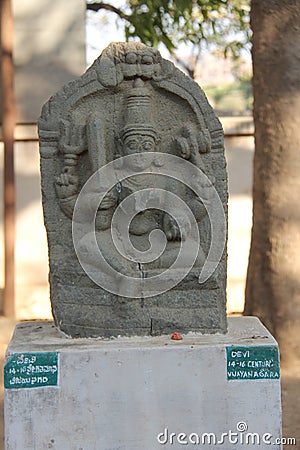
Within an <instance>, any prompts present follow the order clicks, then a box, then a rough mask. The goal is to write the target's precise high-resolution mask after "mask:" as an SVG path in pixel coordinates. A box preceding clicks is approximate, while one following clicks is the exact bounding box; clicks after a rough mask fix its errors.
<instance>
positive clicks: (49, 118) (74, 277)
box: [39, 43, 228, 337]
mask: <svg viewBox="0 0 300 450" xmlns="http://www.w3.org/2000/svg"><path fill="white" fill-rule="evenodd" d="M39 136H40V155H41V175H42V197H43V208H44V219H45V226H46V229H47V236H48V247H49V265H50V275H49V280H50V291H51V302H52V311H53V316H54V320H55V323H56V326H57V327H58V328H59V329H60V330H61V331H63V332H64V333H66V334H67V335H70V336H72V337H97V336H100V337H113V336H118V335H123V336H131V335H160V334H166V333H170V332H173V331H179V332H188V331H200V332H203V333H216V332H221V333H226V330H227V323H226V222H227V221H226V217H227V196H228V191H227V174H226V161H225V157H224V143H223V130H222V127H221V124H220V122H219V120H218V119H217V117H216V116H215V114H214V111H213V109H212V108H211V106H210V105H209V103H208V101H207V99H206V97H205V94H204V92H203V91H202V90H201V88H200V87H199V86H198V85H197V84H196V83H195V82H194V81H192V80H191V79H190V78H188V77H187V76H186V75H185V74H183V73H182V72H181V71H180V70H179V69H177V68H175V67H174V65H173V64H172V63H171V62H169V61H166V60H164V59H162V57H161V55H160V54H159V52H158V51H157V50H156V49H152V48H149V47H146V46H144V45H143V44H139V43H113V44H111V45H110V46H109V47H107V49H105V50H104V51H103V53H102V55H101V56H100V57H99V58H98V59H97V60H96V61H95V62H94V64H93V65H92V66H91V67H90V68H89V69H88V70H87V72H86V73H85V74H84V75H83V76H82V77H81V78H79V79H78V80H75V81H73V82H71V83H69V84H67V85H66V86H64V87H63V88H62V89H61V90H60V91H59V92H58V93H57V94H55V95H54V96H53V97H51V98H50V100H49V101H48V102H47V103H46V104H45V105H44V107H43V110H42V115H41V117H40V120H39ZM121 157H123V158H124V157H125V159H124V161H125V163H126V164H127V161H129V162H128V164H127V166H126V164H125V163H124V164H125V166H126V167H125V169H124V170H125V175H126V174H127V175H128V173H129V174H130V176H127V178H126V176H125V175H124V176H123V178H122V180H121V181H120V182H117V183H116V184H115V185H114V186H113V187H112V188H108V187H107V186H108V185H105V183H104V181H103V178H101V177H102V176H103V175H102V174H103V173H104V172H100V175H99V177H98V179H97V177H96V178H95V177H93V183H92V185H93V186H92V188H91V189H90V191H87V192H85V193H83V194H82V192H83V191H84V189H82V188H83V186H84V184H85V182H86V181H88V182H90V181H89V180H90V179H91V178H90V177H91V175H92V174H95V173H96V172H97V171H98V169H101V168H103V167H105V166H106V165H107V164H109V163H111V164H114V163H115V161H117V160H119V161H121V160H120V159H119V158H121ZM126 158H129V159H126ZM130 158H131V159H130ZM172 158H173V159H172ZM174 161H175V165H176V168H175V170H173V169H172V167H173V166H172V164H173V162H174ZM176 161H178V164H177V163H176ZM181 164H182V168H181ZM189 168H190V169H189ZM193 168H195V172H194V169H193ZM126 170H127V172H126ZM189 170H190V180H188V179H187V178H189V177H188V176H187V173H189ZM113 171H114V172H109V173H119V172H118V171H120V168H119V166H117V164H115V165H114V166H113ZM172 171H173V172H174V173H175V172H176V173H177V172H178V173H179V176H178V177H177V179H175V180H172V181H170V177H172V173H173V172H172ZM197 171H198V172H197ZM200 172H201V173H202V174H204V175H203V176H202V175H201V173H200ZM199 173H200V175H199V176H198V175H197V174H199ZM169 175H170V176H169ZM181 175H182V177H181ZM105 176H107V172H106V173H105ZM116 177H117V175H116ZM197 177H198V178H197ZM116 179H117V178H116ZM179 179H180V181H178V180H179ZM95 180H96V183H95ZM97 180H98V181H99V185H97ZM182 180H183V181H182ZM106 181H107V180H106ZM106 181H105V182H106ZM101 183H102V184H101ZM193 183H194V184H193ZM104 185H105V186H106V188H107V190H106V192H105V194H103V192H102V191H103V189H104ZM193 186H196V187H195V189H194V187H193ZM197 189H200V191H201V196H200V197H201V198H200V199H199V195H198V196H197V194H196V193H195V192H196V191H197ZM141 191H143V192H144V193H145V194H142V195H144V197H143V198H142V197H141V196H140V197H137V195H139V194H140V192H141ZM166 192H167V194H165V193H166ZM153 193H154V194H153ZM170 193H173V194H175V195H176V196H177V197H179V200H178V201H177V200H176V198H175V197H174V196H173V197H172V196H171V194H170ZM130 196H133V197H132V198H133V203H132V204H129V203H130V202H129V203H127V205H129V206H128V208H129V209H130V208H131V209H130V212H129V213H128V211H129V209H128V208H127V216H128V215H130V214H131V215H132V217H133V220H132V221H130V225H128V236H127V237H128V240H129V241H130V242H131V243H132V245H133V246H134V247H135V248H137V249H138V251H140V252H141V253H142V252H145V251H146V252H147V251H149V249H148V247H149V233H151V231H153V230H156V231H159V232H161V231H162V232H163V233H164V235H165V237H164V241H160V242H164V245H165V251H164V252H163V254H161V255H159V256H158V257H157V258H152V259H151V260H150V262H144V261H145V260H143V262H142V263H141V262H140V261H139V259H137V257H135V256H134V257H133V256H131V253H130V251H127V250H126V249H127V248H128V246H127V247H126V246H125V244H124V242H125V240H126V236H125V234H124V233H125V232H123V231H124V230H123V229H121V228H122V227H121V225H122V223H123V222H124V223H125V222H126V220H127V219H126V218H127V216H126V211H125V213H124V211H123V216H119V219H118V220H117V219H116V220H117V225H116V228H117V230H116V233H115V236H117V237H118V236H121V238H120V239H119V241H120V245H121V247H122V246H123V248H124V249H125V251H124V253H125V255H124V254H123V256H122V255H120V252H118V251H117V250H116V248H115V247H114V244H115V242H114V241H113V240H112V232H111V230H112V223H113V222H112V221H113V218H114V213H115V212H116V211H117V210H120V208H119V205H120V204H121V203H122V202H123V201H125V200H128V199H130V198H131V197H130ZM99 199H100V200H99ZM153 199H154V200H153ZM216 199H217V200H218V202H219V204H220V205H221V207H219V209H220V208H221V210H222V214H223V216H224V220H223V219H222V217H221V219H220V214H219V216H218V214H216V216H214V214H213V213H212V214H211V216H210V215H209V208H210V206H209V205H210V204H212V203H213V202H214V201H215V200H216ZM76 202H77V203H76ZM176 202H177V203H176ZM180 202H182V203H180ZM78 203H80V208H79V207H78ZM124 204H125V203H124ZM141 204H142V206H141ZM182 204H184V205H187V206H188V210H187V211H190V212H191V214H192V215H193V217H194V219H193V220H194V222H193V221H191V220H189V219H187V215H188V213H186V212H185V210H184V209H182ZM130 205H131V206H130ZM139 205H140V206H139ZM76 208H77V210H76ZM121 209H122V208H121ZM125 209H126V208H125V207H124V208H123V210H125ZM78 211H79V212H78ZM173 212H174V215H173ZM124 214H125V215H124ZM120 217H121V219H120ZM122 217H123V218H124V220H123V219H122ZM214 217H216V219H214ZM214 220H215V221H216V222H218V223H217V228H218V227H219V228H218V229H219V231H218V232H219V234H217V235H214V239H215V240H217V241H220V245H219V247H220V248H221V249H222V251H221V253H220V255H219V258H218V259H217V260H216V261H214V255H213V256H212V257H211V258H212V259H211V266H213V269H215V270H211V272H212V273H209V276H207V277H206V279H205V280H204V281H203V280H202V282H201V283H200V282H199V274H200V273H201V270H202V269H203V267H205V258H206V257H207V255H208V254H209V252H210V249H211V247H212V244H211V241H212V235H213V233H214V227H215V225H212V222H214ZM222 220H223V222H222ZM93 221H94V222H95V225H94V229H95V233H92V232H86V233H85V232H82V231H81V232H82V235H81V236H80V238H77V237H76V232H77V231H76V230H78V229H79V232H80V230H81V229H82V230H84V229H88V227H89V226H90V223H91V222H93ZM219 222H220V223H219ZM221 222H222V223H221ZM78 223H79V225H78ZM191 223H192V225H191ZM193 223H194V225H193ZM72 227H73V235H72ZM76 227H77V228H76ZM80 227H81V228H80ZM193 227H194V228H193ZM118 228H120V230H119V229H118ZM74 230H75V235H74ZM193 230H194V231H193ZM195 230H196V231H195ZM118 233H119V234H118ZM193 233H194V234H193ZM195 234H198V238H197V236H196V237H195ZM74 236H75V237H74ZM197 239H198V241H199V242H200V244H199V247H197V253H196V256H195V260H194V263H193V264H192V265H191V270H189V271H187V273H188V274H187V276H181V272H180V270H181V269H182V267H183V266H184V270H185V268H186V266H188V263H187V261H186V260H185V259H184V261H183V263H182V267H181V266H180V264H179V266H178V267H177V268H176V270H173V271H172V270H170V266H171V265H172V264H173V263H174V262H176V261H177V260H176V258H177V254H178V253H179V252H180V251H181V250H182V248H185V252H186V253H185V255H186V259H188V257H189V253H193V251H194V248H195V246H196V243H197V242H198V241H197ZM222 240H223V241H224V243H222V242H221V241H222ZM196 241H197V242H196ZM74 243H75V248H74ZM97 245H98V246H99V249H100V251H101V252H102V254H103V257H104V259H105V261H107V263H108V264H109V265H110V266H111V267H112V268H113V271H114V273H117V274H120V276H119V277H118V276H117V275H115V278H113V277H111V274H110V272H109V270H108V269H105V268H104V269H103V267H104V266H103V264H102V266H101V264H99V261H98V260H97V256H98V254H97V251H98V250H95V249H96V248H97ZM150 250H151V251H152V253H153V252H154V250H153V248H151V249H150ZM150 253H151V252H150ZM152 256H153V255H152ZM215 259H216V257H215ZM106 270H107V279H109V280H110V281H109V282H110V285H109V286H111V287H110V288H107V283H106V279H105V277H106V272H105V271H106ZM182 271H183V269H182ZM165 272H166V273H167V274H168V281H167V282H170V286H171V288H168V289H166V290H165V292H163V288H162V286H164V284H163V282H160V281H159V277H161V275H162V274H163V273H165ZM124 276H127V277H131V278H130V279H131V282H132V283H131V284H130V283H129V284H126V283H125V287H124V283H123V284H122V282H121V281H120V277H121V278H122V277H123V278H124ZM152 276H157V277H158V283H157V286H155V283H154V287H153V285H152V287H151V288H149V289H148V288H146V286H147V283H149V279H151V277H152ZM99 277H100V278H99ZM109 277H110V278H109ZM98 279H100V281H99V282H98V281H97V280H98ZM101 280H102V281H101ZM138 280H141V287H139V284H138V283H139V281H138ZM178 281H179V282H178Z"/></svg>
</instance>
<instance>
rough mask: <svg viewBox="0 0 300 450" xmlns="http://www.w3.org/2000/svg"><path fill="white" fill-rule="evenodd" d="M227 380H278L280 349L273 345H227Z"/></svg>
mask: <svg viewBox="0 0 300 450" xmlns="http://www.w3.org/2000/svg"><path fill="white" fill-rule="evenodd" d="M226 356H227V380H267V379H272V380H278V379H279V378H280V369H279V357H278V349H277V347H275V346H271V345H260V346H257V347H252V346H251V347H250V346H249V347H236V346H232V347H226Z"/></svg>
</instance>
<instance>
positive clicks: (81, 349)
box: [5, 317, 281, 450]
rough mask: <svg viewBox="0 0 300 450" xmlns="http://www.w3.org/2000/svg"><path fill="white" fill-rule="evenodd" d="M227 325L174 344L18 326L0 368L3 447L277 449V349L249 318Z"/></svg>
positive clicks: (47, 325)
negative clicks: (1, 374)
mask: <svg viewBox="0 0 300 450" xmlns="http://www.w3.org/2000/svg"><path fill="white" fill-rule="evenodd" d="M228 325H229V330H228V333H227V334H226V335H200V334H196V333H189V334H187V335H184V336H183V339H182V340H179V341H173V340H171V339H170V336H160V337H144V338H143V337H132V338H117V339H114V340H98V339H68V338H65V337H62V336H61V335H60V334H59V332H58V331H57V330H56V328H55V327H54V326H53V324H52V323H43V322H41V323H38V322H34V323H23V324H20V325H18V326H17V328H16V331H15V334H14V336H13V338H12V341H11V343H10V345H9V347H8V350H7V355H6V364H5V387H6V389H5V448H6V450H33V449H37V450H43V449H55V450H62V449H63V450H116V449H122V450H141V449H145V450H155V449H160V448H170V449H171V448H176V449H179V448H181V446H182V447H183V448H197V445H198V446H199V447H201V448H210V449H211V448H214V449H220V450H221V449H227V450H228V449H232V448H243V447H244V446H245V447H246V448H270V443H271V444H272V448H274V449H280V448H281V445H280V444H276V439H280V437H281V400H280V378H279V367H278V360H277V357H278V347H277V343H276V341H275V340H274V338H273V337H272V336H271V335H270V333H269V332H268V331H267V330H266V328H265V327H263V326H262V324H261V323H260V322H259V320H258V319H256V318H254V317H236V318H229V319H228ZM247 442H248V444H247ZM246 444H247V445H246Z"/></svg>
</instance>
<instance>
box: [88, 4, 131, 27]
mask: <svg viewBox="0 0 300 450" xmlns="http://www.w3.org/2000/svg"><path fill="white" fill-rule="evenodd" d="M86 9H89V10H91V11H99V10H100V9H105V10H106V11H110V12H114V13H115V14H117V15H118V16H119V17H120V18H121V19H125V20H128V21H129V22H130V16H128V15H127V14H125V13H124V12H123V11H122V10H121V9H119V8H116V7H115V6H112V5H110V4H108V3H104V2H97V3H87V4H86Z"/></svg>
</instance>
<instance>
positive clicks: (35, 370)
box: [4, 352, 58, 389]
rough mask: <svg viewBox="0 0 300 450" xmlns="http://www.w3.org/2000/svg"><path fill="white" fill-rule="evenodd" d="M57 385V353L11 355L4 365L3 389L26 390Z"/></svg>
mask: <svg viewBox="0 0 300 450" xmlns="http://www.w3.org/2000/svg"><path fill="white" fill-rule="evenodd" d="M57 384H58V353H57V352H37V353H13V355H12V356H11V357H10V358H9V359H8V361H7V362H6V364H5V367H4V387H5V389H20V388H27V389H28V388H38V387H45V386H57Z"/></svg>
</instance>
